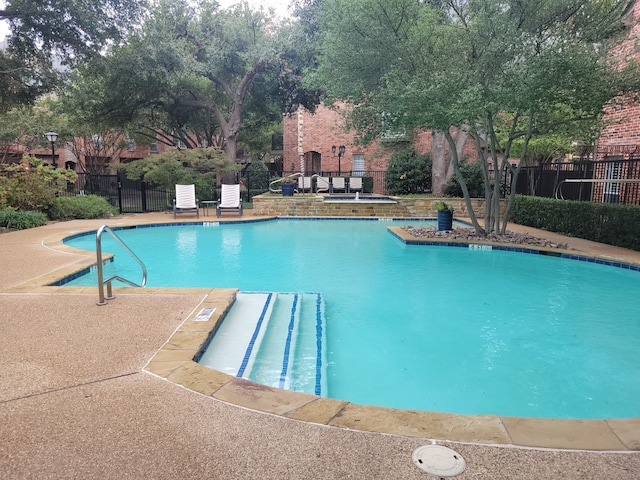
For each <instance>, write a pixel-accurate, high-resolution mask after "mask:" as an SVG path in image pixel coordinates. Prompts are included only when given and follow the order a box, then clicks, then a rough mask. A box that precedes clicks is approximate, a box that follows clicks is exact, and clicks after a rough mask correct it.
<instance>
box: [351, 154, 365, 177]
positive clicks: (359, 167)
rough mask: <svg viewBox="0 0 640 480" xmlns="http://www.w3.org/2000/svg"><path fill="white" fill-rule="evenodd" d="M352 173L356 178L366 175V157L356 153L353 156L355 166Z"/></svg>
mask: <svg viewBox="0 0 640 480" xmlns="http://www.w3.org/2000/svg"><path fill="white" fill-rule="evenodd" d="M351 173H352V174H353V175H355V176H358V177H362V176H363V175H364V155H362V154H360V153H356V154H354V155H353V165H352V167H351Z"/></svg>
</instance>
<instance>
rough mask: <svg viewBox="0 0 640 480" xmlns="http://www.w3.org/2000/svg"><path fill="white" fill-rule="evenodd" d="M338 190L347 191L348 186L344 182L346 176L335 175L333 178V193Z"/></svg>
mask: <svg viewBox="0 0 640 480" xmlns="http://www.w3.org/2000/svg"><path fill="white" fill-rule="evenodd" d="M336 190H338V191H342V192H346V191H347V187H346V186H345V183H344V177H333V178H332V179H331V193H333V192H335V191H336Z"/></svg>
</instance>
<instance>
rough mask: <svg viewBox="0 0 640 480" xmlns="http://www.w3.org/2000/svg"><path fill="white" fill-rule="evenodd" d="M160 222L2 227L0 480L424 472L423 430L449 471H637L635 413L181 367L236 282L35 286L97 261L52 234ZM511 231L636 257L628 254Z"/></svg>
mask: <svg viewBox="0 0 640 480" xmlns="http://www.w3.org/2000/svg"><path fill="white" fill-rule="evenodd" d="M214 218H215V217H214ZM214 218H211V221H215V220H214ZM226 218H228V219H229V220H237V217H235V218H234V217H231V216H229V217H226ZM243 218H245V219H251V218H252V217H251V212H250V211H249V210H247V211H245V217H243ZM200 220H201V221H207V217H201V218H200ZM176 221H177V222H188V221H195V217H193V216H186V215H185V216H181V217H179V218H178V220H176ZM171 222H174V220H173V218H172V215H170V214H163V213H161V214H145V215H127V216H122V217H116V218H114V219H112V220H109V221H105V220H90V221H88V220H77V221H71V222H60V223H52V224H49V225H46V226H44V227H40V228H36V229H31V230H26V231H20V232H11V233H6V234H2V235H0V322H1V325H2V336H1V337H0V345H1V346H2V348H0V365H1V369H0V420H1V422H0V438H1V439H2V441H1V442H0V476H2V478H88V477H99V478H129V477H135V478H199V479H201V478H243V479H244V478H274V479H275V478H278V479H281V478H314V479H315V478H323V479H329V478H336V479H338V478H367V479H371V478H385V479H388V478H409V479H411V478H416V479H418V478H430V477H429V476H428V475H427V474H425V473H424V472H422V471H420V470H419V469H418V468H416V467H415V466H414V465H413V463H412V460H411V454H412V452H413V450H414V449H415V448H417V447H418V446H420V445H424V444H428V443H430V442H431V439H435V440H437V442H438V443H439V444H442V445H446V446H449V447H451V448H453V449H455V450H456V451H457V452H459V453H460V454H461V455H462V456H463V457H464V458H465V460H466V463H467V469H466V471H465V472H464V473H463V474H461V475H460V476H458V477H457V478H461V479H471V478H477V479H502V478H505V479H506V478H521V479H534V478H536V479H537V478H546V477H555V478H563V479H572V478H575V479H578V478H580V479H584V478H607V479H618V478H619V479H627V478H628V479H631V478H638V474H639V472H640V453H638V452H635V451H634V450H638V449H640V419H629V420H614V421H609V422H605V421H586V422H581V421H562V420H560V421H553V420H532V419H516V418H511V419H509V418H502V417H493V418H491V419H489V422H488V424H489V425H490V426H491V429H489V430H488V429H487V428H488V427H487V426H486V425H485V424H484V423H483V422H480V421H479V419H478V417H472V416H453V415H445V414H434V413H429V412H405V411H398V410H390V409H381V408H374V407H363V406H358V405H352V404H347V403H346V402H338V401H334V400H326V399H317V398H316V397H313V396H309V395H302V394H296V393H293V392H282V391H277V390H273V389H270V388H268V387H257V386H255V385H253V384H250V383H249V382H244V381H241V380H234V379H230V378H226V376H224V375H222V374H217V375H216V373H215V372H214V376H213V377H211V376H209V373H208V372H207V373H206V375H203V374H202V372H201V371H199V369H198V367H197V366H194V365H195V364H194V365H191V364H190V363H189V361H190V360H189V358H190V357H189V355H191V356H192V355H193V353H192V352H186V351H189V350H191V349H192V348H193V345H194V343H193V342H194V338H196V342H195V343H197V342H198V341H199V339H197V337H198V336H199V335H201V334H202V330H204V329H205V327H204V326H201V325H202V323H198V324H197V325H198V326H197V327H190V326H191V325H195V324H194V323H192V322H191V321H192V320H193V316H194V315H195V314H196V313H197V312H198V311H199V310H200V309H201V308H202V307H203V306H205V305H207V304H208V302H210V303H211V304H215V305H219V306H220V309H218V310H217V312H216V313H218V314H221V313H222V311H221V310H223V309H224V308H225V305H227V304H228V303H229V299H230V298H233V293H234V290H233V289H230V290H226V289H217V290H208V289H153V288H147V289H144V290H143V289H116V296H117V297H116V299H115V300H112V301H110V302H109V305H107V306H103V307H98V306H96V305H95V302H96V300H97V288H96V287H46V286H43V285H45V284H47V283H48V282H49V281H50V280H51V279H53V278H57V277H59V276H60V275H61V273H64V272H66V271H73V270H77V269H78V268H79V267H81V266H86V265H88V264H90V263H92V262H93V261H95V259H94V258H92V256H91V255H85V254H81V253H78V252H76V251H71V250H70V249H67V248H66V247H64V246H62V245H60V243H59V240H60V239H61V238H63V237H65V236H68V235H71V234H73V233H77V232H80V231H85V230H90V229H94V230H95V229H97V228H98V227H99V226H100V225H102V224H105V223H106V224H108V225H109V226H112V227H114V226H121V225H131V224H140V223H171ZM510 229H511V230H514V231H527V232H529V233H531V234H534V235H536V236H544V237H548V238H550V239H552V240H554V241H559V242H561V243H567V244H569V245H570V246H571V247H572V248H574V249H575V250H576V251H578V252H582V253H584V254H585V255H590V254H594V255H602V256H606V257H609V258H614V259H617V260H619V261H627V262H632V263H638V264H640V252H632V251H629V250H625V249H619V248H616V247H611V246H606V245H600V244H594V243H593V242H587V241H584V240H579V239H570V238H566V237H561V236H559V235H555V234H549V233H546V232H540V231H536V230H535V229H531V228H525V227H518V226H515V225H510ZM187 327H189V328H192V330H193V329H195V330H201V331H188V330H189V328H187ZM207 328H210V326H207ZM170 338H172V341H170V342H167V340H168V339H170ZM185 354H186V355H185ZM165 355H166V356H165ZM174 355H177V357H175V356H174ZM172 362H177V363H178V364H175V363H174V364H173V365H172V364H171V363H172ZM190 369H191V371H190ZM193 370H196V371H193ZM185 373H188V375H184V374H185ZM165 377H168V381H167V380H166V379H165ZM212 378H213V380H212ZM185 387H188V388H185ZM202 390H204V391H202ZM289 395H291V396H289ZM251 402H253V403H251ZM265 412H266V413H265ZM299 418H302V419H303V420H305V421H300V420H299ZM327 419H328V420H327ZM425 419H427V421H426V422H425ZM312 422H318V423H312ZM541 422H551V423H550V425H551V426H550V427H549V428H550V429H546V430H545V429H544V428H543V429H541V428H540V423H541ZM323 423H324V424H326V425H323ZM541 431H542V432H544V434H543V436H542V437H540V436H539V432H541ZM496 432H497V433H496ZM456 442H464V443H456ZM498 444H502V445H498ZM516 444H517V445H529V446H530V447H533V446H535V447H539V446H545V447H548V448H526V447H514V446H513V445H516ZM558 449H576V450H580V451H576V450H558ZM582 450H599V451H582ZM607 450H608V451H607ZM612 450H613V451H612Z"/></svg>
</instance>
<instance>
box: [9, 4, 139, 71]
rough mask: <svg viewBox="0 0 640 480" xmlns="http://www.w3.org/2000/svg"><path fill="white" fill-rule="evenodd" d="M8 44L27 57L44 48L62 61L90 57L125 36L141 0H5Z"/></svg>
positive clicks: (134, 19) (47, 52)
mask: <svg viewBox="0 0 640 480" xmlns="http://www.w3.org/2000/svg"><path fill="white" fill-rule="evenodd" d="M4 4H5V8H4V9H3V10H0V20H8V21H9V25H10V29H11V36H10V39H9V44H10V47H11V49H12V50H13V51H15V52H19V53H20V54H21V56H23V57H27V56H32V55H34V54H36V53H37V52H40V51H44V52H45V53H46V54H47V55H49V56H50V55H52V54H54V53H55V54H57V55H58V56H60V58H62V59H64V60H65V61H73V60H74V59H78V58H86V57H90V56H93V55H95V54H97V53H100V51H101V50H102V49H103V48H104V47H105V46H106V45H107V44H109V43H113V42H118V41H120V40H122V39H123V38H125V37H126V36H127V34H128V32H129V31H130V30H131V29H132V28H133V27H135V25H136V23H137V20H138V18H139V16H140V14H141V13H142V12H143V11H144V4H145V2H144V0H102V1H100V2H87V1H84V0H6V1H5V2H4Z"/></svg>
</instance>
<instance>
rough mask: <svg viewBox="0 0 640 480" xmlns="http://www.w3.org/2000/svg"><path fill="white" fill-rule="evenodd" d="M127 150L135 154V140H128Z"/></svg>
mask: <svg viewBox="0 0 640 480" xmlns="http://www.w3.org/2000/svg"><path fill="white" fill-rule="evenodd" d="M127 149H128V150H129V151H130V152H133V151H134V150H135V149H136V141H135V140H134V139H133V138H129V139H128V140H127Z"/></svg>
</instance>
